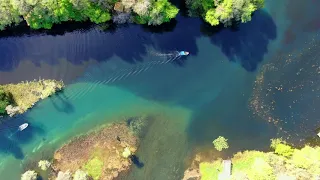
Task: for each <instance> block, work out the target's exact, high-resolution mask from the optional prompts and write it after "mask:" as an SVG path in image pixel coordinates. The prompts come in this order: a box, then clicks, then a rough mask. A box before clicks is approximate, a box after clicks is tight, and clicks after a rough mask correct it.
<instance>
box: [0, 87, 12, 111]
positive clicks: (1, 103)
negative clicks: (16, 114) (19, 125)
mask: <svg viewBox="0 0 320 180" xmlns="http://www.w3.org/2000/svg"><path fill="white" fill-rule="evenodd" d="M10 103H12V95H11V94H10V93H9V92H8V91H4V90H3V88H1V87H0V115H4V114H6V107H7V106H8V105H9V104H10Z"/></svg>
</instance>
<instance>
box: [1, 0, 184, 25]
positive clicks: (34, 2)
mask: <svg viewBox="0 0 320 180" xmlns="http://www.w3.org/2000/svg"><path fill="white" fill-rule="evenodd" d="M178 11H179V10H178V8H176V7H175V6H174V5H172V4H171V3H170V2H168V0H2V1H0V30H3V29H5V28H6V27H7V26H9V25H15V24H17V23H20V22H21V21H22V20H25V21H26V22H27V24H28V26H30V27H31V28H32V29H40V28H45V29H50V28H51V27H52V26H53V24H59V23H61V22H66V21H87V20H89V21H91V22H94V23H97V24H98V23H104V22H107V21H109V20H111V19H112V16H114V17H115V18H114V22H127V21H123V18H126V19H132V20H134V19H135V20H136V21H135V22H137V23H140V24H149V25H159V24H161V23H164V22H168V21H170V19H172V18H175V16H176V15H177V13H178ZM124 14H126V15H125V16H124Z"/></svg>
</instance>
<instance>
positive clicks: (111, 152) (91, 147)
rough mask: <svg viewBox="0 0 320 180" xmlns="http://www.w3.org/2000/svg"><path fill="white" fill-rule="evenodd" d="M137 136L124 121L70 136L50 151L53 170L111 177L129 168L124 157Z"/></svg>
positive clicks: (132, 146) (126, 158)
mask: <svg viewBox="0 0 320 180" xmlns="http://www.w3.org/2000/svg"><path fill="white" fill-rule="evenodd" d="M138 144H139V141H138V138H137V137H136V136H135V135H134V133H133V131H132V130H131V129H130V126H128V125H127V124H126V123H124V122H122V123H115V124H111V125H108V126H105V127H103V128H100V129H99V130H95V131H93V132H89V133H88V134H86V135H82V136H79V137H76V138H74V139H73V140H71V141H70V142H68V143H67V144H65V145H64V146H62V147H61V148H60V149H58V150H57V151H56V152H55V154H54V160H53V165H52V168H53V170H54V172H56V173H57V172H60V171H61V172H67V171H69V172H70V173H72V174H74V173H75V172H76V171H77V170H79V169H81V170H82V171H85V172H86V173H87V174H88V175H89V176H91V177H92V178H93V179H94V180H99V179H106V180H107V179H114V178H115V177H117V176H118V175H119V173H120V172H123V171H126V170H128V169H129V168H130V165H131V164H132V161H131V159H130V158H128V157H127V155H128V154H126V153H129V152H130V153H129V154H133V153H134V152H136V150H137V148H138ZM56 175H57V174H56Z"/></svg>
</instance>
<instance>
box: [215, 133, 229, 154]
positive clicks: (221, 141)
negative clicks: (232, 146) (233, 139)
mask: <svg viewBox="0 0 320 180" xmlns="http://www.w3.org/2000/svg"><path fill="white" fill-rule="evenodd" d="M227 141H228V139H226V138H224V137H222V136H219V137H218V138H217V139H215V140H214V141H213V142H212V143H213V145H214V147H215V148H216V149H217V150H218V151H222V150H223V149H228V148H229V145H228V142H227Z"/></svg>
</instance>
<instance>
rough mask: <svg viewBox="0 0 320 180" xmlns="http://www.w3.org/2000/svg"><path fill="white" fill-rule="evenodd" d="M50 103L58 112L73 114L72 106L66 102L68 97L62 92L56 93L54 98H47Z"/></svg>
mask: <svg viewBox="0 0 320 180" xmlns="http://www.w3.org/2000/svg"><path fill="white" fill-rule="evenodd" d="M49 99H50V100H51V102H52V105H53V106H54V108H55V109H56V110H58V111H59V112H64V113H67V114H69V113H72V112H74V107H73V105H72V104H71V103H70V102H69V101H68V97H67V96H66V95H65V94H64V91H63V90H62V91H60V92H58V93H56V94H55V95H54V96H52V97H50V98H49Z"/></svg>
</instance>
